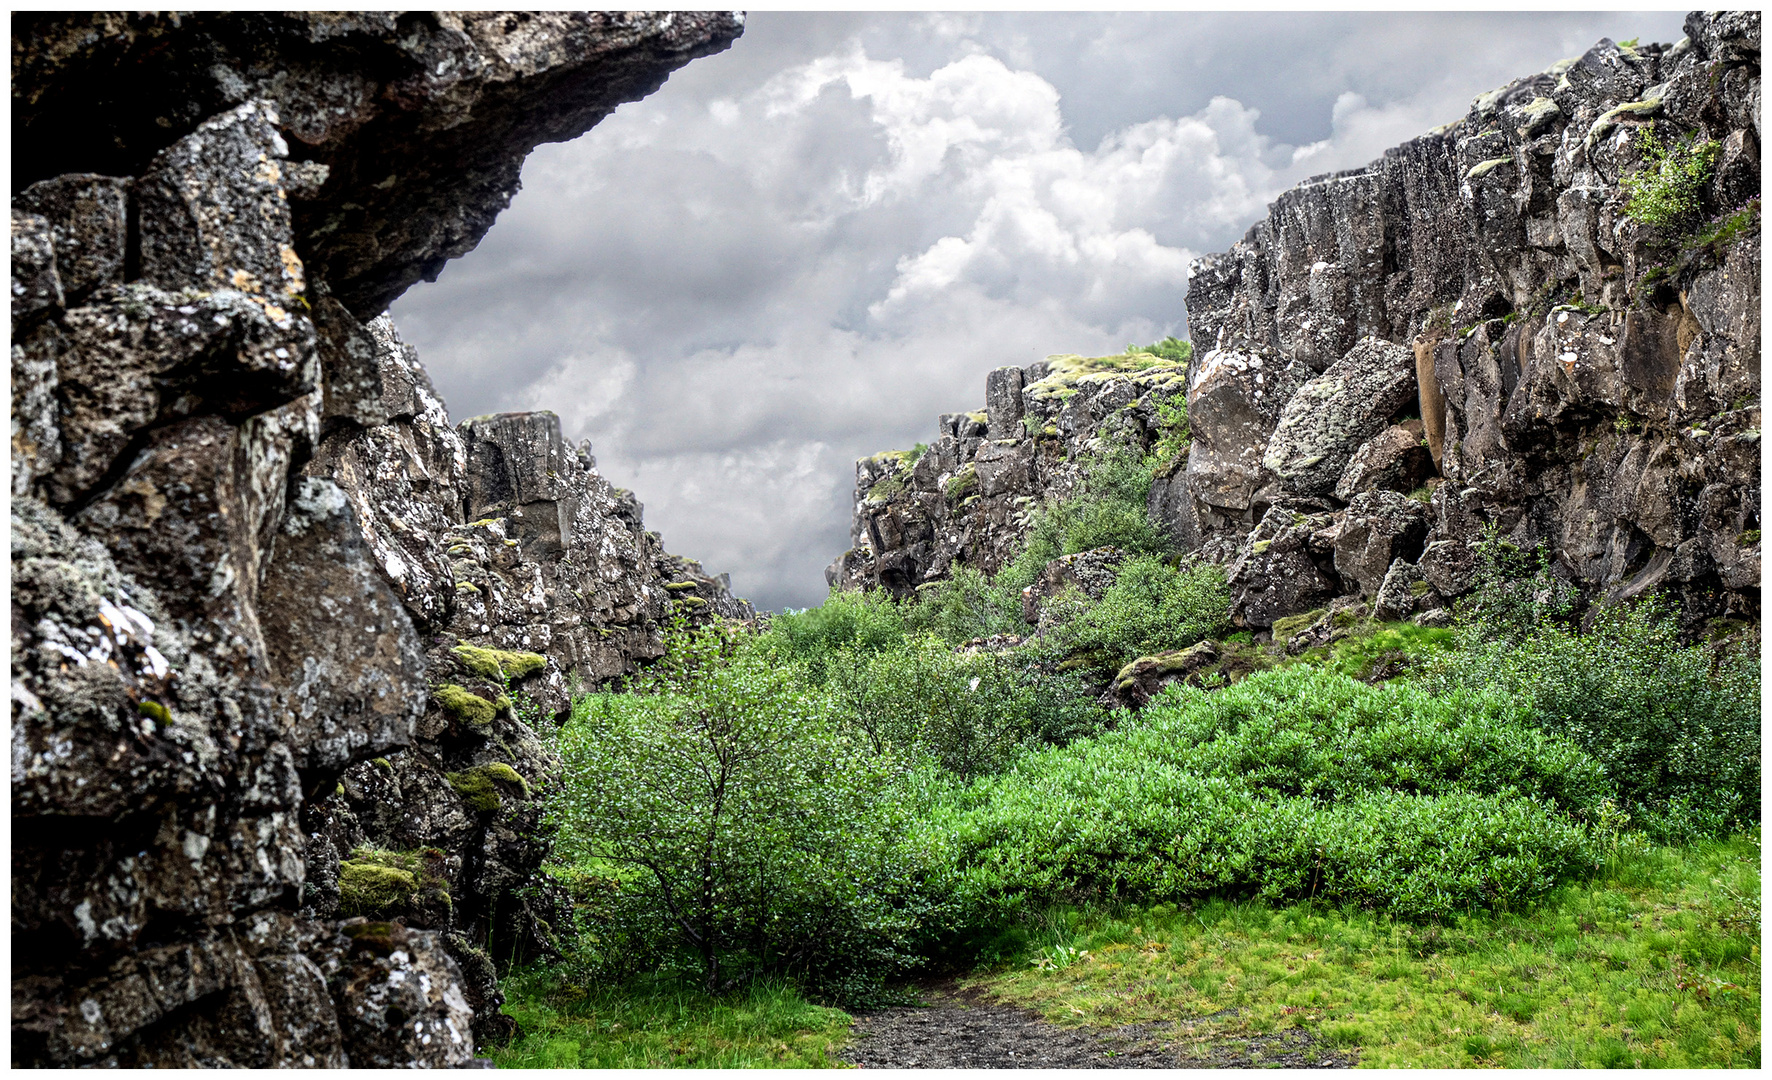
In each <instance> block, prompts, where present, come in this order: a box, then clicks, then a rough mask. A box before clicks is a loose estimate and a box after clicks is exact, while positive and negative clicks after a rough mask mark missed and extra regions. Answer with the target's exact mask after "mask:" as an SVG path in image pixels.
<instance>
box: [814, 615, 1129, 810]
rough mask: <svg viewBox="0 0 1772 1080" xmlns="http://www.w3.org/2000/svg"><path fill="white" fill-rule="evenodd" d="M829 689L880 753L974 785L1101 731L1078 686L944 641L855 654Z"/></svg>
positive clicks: (838, 666) (834, 668)
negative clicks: (920, 761)
mask: <svg viewBox="0 0 1772 1080" xmlns="http://www.w3.org/2000/svg"><path fill="white" fill-rule="evenodd" d="M828 685H829V687H830V690H831V693H832V695H833V696H834V697H835V698H836V700H837V701H839V702H841V703H842V704H843V705H844V706H845V708H846V709H847V710H848V712H849V713H850V715H852V716H853V717H854V718H855V721H856V723H857V724H858V725H859V726H860V728H861V729H862V730H864V731H865V732H867V735H868V738H869V740H870V741H871V742H872V743H873V745H874V747H875V749H877V750H880V751H886V750H895V751H899V752H901V753H904V754H907V755H911V756H915V757H922V758H927V759H928V760H930V761H931V762H932V763H933V764H935V765H937V766H939V767H940V768H941V769H943V770H945V771H947V772H949V773H952V774H953V775H955V776H959V777H964V778H970V777H974V776H980V775H983V774H986V773H990V772H996V771H997V770H999V769H1001V768H1003V767H1004V766H1006V765H1007V764H1009V763H1010V762H1011V761H1013V760H1014V759H1015V758H1016V757H1017V756H1019V755H1020V754H1021V753H1022V751H1023V750H1025V749H1027V748H1029V747H1031V746H1034V745H1038V744H1040V743H1063V742H1066V741H1069V740H1070V739H1072V738H1075V737H1077V736H1079V735H1083V734H1087V733H1090V732H1092V731H1094V730H1096V729H1097V728H1098V727H1099V726H1100V725H1101V722H1102V720H1103V719H1104V715H1103V712H1102V710H1101V708H1100V707H1099V706H1098V705H1096V704H1095V703H1094V702H1093V701H1092V700H1091V699H1090V698H1089V696H1088V695H1087V694H1086V693H1085V692H1084V690H1083V687H1082V685H1081V683H1080V682H1079V681H1078V680H1076V679H1075V678H1074V677H1066V676H1051V675H1047V674H1045V673H1043V672H1042V671H1041V670H1039V669H1038V668H1036V667H1030V665H1029V663H1028V661H1027V659H1026V658H1025V657H1023V656H1021V655H1019V654H1003V653H981V654H978V655H975V656H963V655H960V654H958V653H956V652H954V651H953V649H951V648H950V647H949V646H948V645H947V644H946V643H945V642H943V641H942V640H941V639H940V638H936V637H933V636H925V637H917V638H912V639H911V640H909V641H907V642H905V644H904V645H903V646H901V647H899V648H896V649H891V650H882V651H880V652H875V653H872V654H866V655H863V654H847V655H844V656H843V657H842V658H841V659H840V660H839V661H837V662H833V663H832V664H831V665H830V682H829V684H828Z"/></svg>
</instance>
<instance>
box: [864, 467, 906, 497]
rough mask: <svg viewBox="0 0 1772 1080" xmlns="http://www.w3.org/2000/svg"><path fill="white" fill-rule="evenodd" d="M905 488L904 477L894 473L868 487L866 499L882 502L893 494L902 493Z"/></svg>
mask: <svg viewBox="0 0 1772 1080" xmlns="http://www.w3.org/2000/svg"><path fill="white" fill-rule="evenodd" d="M906 490H907V489H906V485H905V482H904V478H903V477H902V476H899V475H898V474H896V473H894V474H893V475H891V476H889V477H887V478H886V479H884V480H882V481H880V482H879V483H877V484H875V485H874V486H873V487H871V488H869V489H868V498H867V501H868V502H871V503H883V502H886V501H887V500H889V499H891V498H892V497H893V496H894V495H900V494H903V493H904V492H905V491H906Z"/></svg>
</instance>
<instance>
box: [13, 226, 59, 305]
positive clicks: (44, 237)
mask: <svg viewBox="0 0 1772 1080" xmlns="http://www.w3.org/2000/svg"><path fill="white" fill-rule="evenodd" d="M63 300H64V297H63V293H62V282H61V276H60V275H59V274H58V273H57V272H56V266H55V234H54V232H53V230H52V229H51V228H50V225H49V220H48V219H47V218H43V217H40V216H38V215H36V214H27V213H24V212H23V211H21V210H19V209H18V208H16V207H14V208H13V211H12V322H13V326H14V328H15V329H14V336H15V337H16V336H17V329H18V328H19V327H21V326H23V325H26V324H29V323H31V322H34V321H35V320H37V319H40V318H42V317H43V316H44V315H47V314H49V313H50V312H52V311H59V310H60V309H61V307H62V304H63Z"/></svg>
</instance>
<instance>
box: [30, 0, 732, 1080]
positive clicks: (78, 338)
mask: <svg viewBox="0 0 1772 1080" xmlns="http://www.w3.org/2000/svg"><path fill="white" fill-rule="evenodd" d="M739 28H740V27H739V22H738V21H737V19H736V17H734V16H731V15H726V14H712V15H694V14H681V13H679V14H674V15H642V16H630V15H608V14H596V13H568V14H550V15H519V14H512V15H482V14H472V15H469V14H462V15H456V14H445V15H424V14H416V13H413V14H401V15H393V14H373V15H362V16H359V15H344V14H308V15H300V14H284V15H277V14H262V15H261V14H242V13H221V12H213V13H198V14H186V15H175V14H153V13H133V14H110V13H82V14H38V15H21V16H19V17H17V18H15V20H14V26H13V120H14V131H15V141H14V156H13V162H14V172H13V175H14V178H15V182H16V185H17V187H16V189H15V191H14V203H13V300H14V303H13V324H12V342H13V352H12V363H13V399H12V484H13V499H12V525H11V538H12V564H11V566H12V584H13V594H12V595H13V605H12V620H13V621H12V701H13V706H12V709H13V714H12V715H13V724H12V735H13V763H14V764H13V771H12V800H13V801H12V814H13V817H12V820H13V825H14V838H13V878H12V881H13V886H12V888H13V891H12V913H13V935H12V945H13V948H12V956H13V961H12V965H13V966H12V980H13V981H12V1002H13V1062H14V1064H17V1065H25V1066H36V1065H106V1064H109V1065H126V1066H128V1065H134V1066H154V1067H176V1066H191V1065H200V1066H308V1067H337V1066H341V1065H346V1064H355V1065H359V1066H375V1067H411V1066H448V1065H458V1064H461V1063H463V1062H465V1061H467V1060H468V1059H470V1058H471V1057H472V1056H473V1053H474V1047H475V1036H476V1034H479V1035H481V1036H482V1037H483V1036H485V1035H487V1034H493V1033H496V1029H497V1027H498V1023H497V1019H496V1008H497V1004H498V999H497V991H496V985H495V981H494V979H493V972H492V968H491V964H490V963H488V962H486V954H485V952H484V946H485V943H486V941H487V937H488V935H487V922H488V918H487V915H488V908H489V906H490V905H491V904H493V903H494V902H498V901H502V900H504V899H505V898H507V897H513V896H515V895H516V894H517V893H519V892H522V891H524V889H525V888H526V886H527V884H528V882H527V876H528V875H529V873H530V872H531V871H532V870H533V869H534V867H535V865H536V864H537V863H538V862H539V861H540V859H541V857H542V856H543V855H544V854H545V852H546V850H547V840H546V837H545V835H542V830H541V829H540V828H539V809H538V807H537V805H536V803H535V801H534V798H533V796H534V794H535V789H536V788H537V787H538V786H541V785H545V783H546V782H547V778H548V774H549V770H550V768H551V761H550V759H549V758H548V756H547V754H546V752H545V750H543V748H542V747H541V744H540V742H539V740H538V739H537V738H536V737H535V735H534V734H533V733H532V732H530V731H529V729H528V728H527V727H525V726H524V723H523V722H522V721H521V720H520V719H518V718H517V717H516V716H514V715H513V713H515V712H520V711H522V710H524V709H525V708H528V709H529V711H530V716H531V719H532V720H539V721H540V722H544V723H545V722H547V721H548V720H549V718H551V716H552V715H553V714H554V713H557V712H558V711H559V709H560V708H562V707H563V704H564V702H565V694H566V690H567V683H568V680H569V678H570V677H572V676H575V675H576V676H578V677H581V678H584V679H586V680H595V679H599V678H606V677H608V676H609V675H611V674H615V673H617V672H618V671H619V670H620V669H621V666H622V665H623V664H626V663H630V662H633V661H634V660H636V659H640V658H643V657H644V656H646V655H648V650H649V649H651V650H656V630H657V626H658V624H659V623H660V621H661V620H662V619H664V618H665V617H666V615H667V614H668V612H669V610H670V608H671V605H672V603H673V601H672V600H671V599H670V598H671V597H678V598H679V599H677V600H676V601H675V604H676V606H677V607H678V608H688V607H697V605H693V604H690V603H689V597H688V594H690V593H693V594H695V597H696V598H697V599H699V600H701V604H700V605H699V607H698V610H699V608H706V609H709V610H710V611H721V612H724V613H726V614H733V615H742V614H743V613H744V609H743V607H742V606H740V605H739V604H738V603H737V602H735V601H733V600H731V598H730V595H729V593H728V592H727V590H726V589H725V588H724V583H723V582H722V581H716V580H715V579H710V578H707V577H706V576H705V575H701V574H699V573H698V572H696V568H695V567H694V566H693V564H688V563H685V562H683V561H682V560H677V559H674V558H673V557H670V556H667V555H665V554H664V553H663V552H662V551H661V550H660V549H659V547H658V543H657V538H656V536H654V535H651V534H646V533H644V531H643V529H642V528H641V526H640V523H639V507H638V504H637V503H634V502H633V501H632V499H631V497H630V498H625V499H624V498H623V496H621V495H619V494H617V493H614V492H612V491H611V490H610V489H609V488H608V485H607V483H606V482H604V481H603V480H602V479H601V478H600V477H598V476H597V475H596V473H595V471H594V466H593V465H592V463H590V461H589V459H588V450H586V451H582V452H581V451H573V452H571V453H568V452H567V451H566V448H564V446H563V444H561V443H560V440H559V435H558V427H557V423H553V422H552V421H551V420H550V419H549V418H547V417H533V416H532V417H521V418H515V419H509V420H504V421H501V422H500V423H492V424H478V425H476V424H470V425H467V426H465V427H464V428H463V429H461V430H457V429H453V428H451V427H450V426H449V424H448V420H447V417H446V416H445V415H444V414H443V411H442V405H441V403H440V402H438V401H437V400H436V398H435V395H434V393H431V391H430V388H429V383H428V380H426V379H425V378H424V375H423V370H422V368H420V367H418V365H417V364H416V361H415V360H414V359H413V358H412V357H411V356H410V354H409V353H407V352H406V351H405V350H403V349H401V348H399V346H398V342H397V339H396V338H395V336H394V334H393V332H392V329H391V327H388V326H387V325H386V324H385V322H381V323H377V322H375V321H374V320H373V317H374V316H376V315H377V314H378V313H379V312H380V311H381V310H382V308H383V307H385V305H386V302H387V301H388V300H389V299H391V298H392V297H393V296H395V295H397V294H398V293H399V292H400V290H402V289H403V288H405V287H406V286H407V285H409V284H410V283H411V282H413V281H415V280H417V279H418V278H419V277H421V276H424V275H425V274H434V273H435V270H436V269H437V267H439V266H441V264H442V262H443V261H444V260H446V259H447V258H449V257H450V256H452V255H456V254H460V253H461V252H463V251H465V250H467V249H468V248H470V247H472V246H473V244H474V243H475V242H477V240H478V239H479V237H480V236H481V235H482V234H483V233H484V231H485V229H486V228H487V227H488V226H489V225H490V224H491V221H492V218H493V216H494V215H496V213H497V212H498V210H499V209H501V208H502V207H503V206H504V205H505V204H506V203H507V202H508V201H509V198H510V196H511V194H512V193H513V192H514V191H515V185H516V176H517V172H518V169H519V168H520V166H521V162H522V158H523V156H524V154H526V153H527V151H528V150H529V149H530V148H532V147H533V146H534V145H535V144H536V143H538V142H541V141H545V140H548V139H558V138H565V137H570V136H571V135H576V134H577V133H579V132H581V131H583V130H585V129H586V128H588V127H589V126H590V125H591V124H593V123H595V122H596V121H597V120H598V119H600V118H601V117H602V116H603V115H605V114H607V112H608V111H609V110H610V109H612V108H613V107H614V106H615V105H616V104H618V103H619V102H621V101H625V100H632V99H633V98H636V97H638V96H641V95H643V94H644V93H646V92H649V91H650V90H651V89H653V88H656V86H657V85H659V83H660V82H662V80H663V79H664V77H665V76H666V74H668V72H669V71H670V70H672V69H673V68H675V67H677V66H679V65H680V64H682V63H684V62H686V61H687V60H689V59H691V58H693V57H694V56H698V55H702V54H705V53H707V52H711V51H715V50H717V49H720V48H723V47H725V45H726V44H727V43H728V42H729V41H730V40H731V39H732V38H733V37H735V36H736V35H737V34H738V32H739ZM366 321H367V322H368V325H365V322H366ZM550 424H552V427H551V432H552V434H551V440H550V436H549V434H548V433H549V431H550ZM493 428H501V430H502V429H503V428H509V429H511V430H515V431H522V432H526V433H527V436H526V437H525V438H520V439H517V440H516V441H512V440H510V439H507V438H504V437H503V436H501V435H498V434H496V433H495V432H493V431H492V429H493ZM501 439H502V440H503V441H501ZM538 440H539V441H538ZM492 447H497V448H498V449H499V451H500V452H501V453H502V454H503V455H504V456H503V457H502V458H501V459H500V461H501V462H502V466H501V467H503V468H504V469H505V471H506V474H508V475H509V476H512V477H529V476H532V475H534V474H535V470H537V469H538V468H539V469H540V470H541V472H542V473H543V474H546V475H548V477H549V479H550V481H551V482H553V483H554V485H555V486H554V487H552V488H549V489H548V490H547V491H545V492H544V491H539V489H534V488H533V487H532V486H526V484H527V481H524V482H520V483H518V484H517V486H516V487H515V488H513V494H512V495H511V497H508V498H502V501H501V498H495V497H493V496H492V495H491V494H490V493H491V491H492V488H491V487H487V486H485V485H481V486H476V485H475V484H474V483H470V481H469V478H470V476H474V477H479V478H483V479H484V480H485V484H486V485H492V484H495V483H496V481H497V477H498V476H499V475H500V474H499V471H498V468H494V467H492V466H490V465H487V464H486V463H487V462H489V461H490V460H491V458H492V457H493V453H492V450H491V449H490V448H492ZM556 451H558V452H556ZM538 455H540V456H538ZM547 455H552V456H547ZM544 458H545V462H544ZM476 463H480V464H481V465H486V467H485V468H482V469H481V471H480V472H479V473H470V470H471V469H473V468H474V467H476ZM561 466H564V468H561ZM549 470H552V473H550V472H549ZM550 503H551V504H552V505H553V507H554V508H555V509H556V510H557V511H558V513H557V514H556V516H555V519H554V524H553V526H552V528H553V532H552V533H550V532H549V526H547V525H546V524H544V523H543V522H542V521H541V519H542V518H544V517H545V516H546V515H545V514H544V513H543V509H544V507H545V506H546V505H547V504H550ZM470 512H473V513H476V514H478V515H479V516H477V517H470V516H468V514H469V513H470ZM569 531H570V534H569ZM550 536H551V537H552V540H551V541H550V540H549V537H550ZM624 538H625V539H624ZM624 545H625V546H624ZM593 551H595V552H597V553H598V556H599V557H598V558H597V559H590V558H585V557H584V556H586V555H588V554H589V553H591V552H593ZM608 551H614V552H615V554H614V555H612V556H607V557H606V553H607V552H608ZM611 560H613V562H612V561H611ZM599 575H601V576H600V577H599ZM593 577H596V578H597V580H598V582H599V587H598V588H597V590H596V593H595V595H596V596H599V597H601V596H605V595H609V596H614V597H625V598H626V599H621V600H619V601H612V602H611V603H609V604H606V605H604V606H599V604H598V602H597V601H595V600H586V599H581V598H578V597H572V596H571V595H570V594H571V593H572V592H573V590H574V589H578V590H579V591H581V592H584V593H585V595H586V596H590V595H592V593H591V591H590V590H589V589H588V588H585V587H586V586H589V584H590V582H591V580H592V578H593ZM684 583H688V584H687V585H685V584H684ZM668 585H676V586H678V589H677V590H676V591H673V590H671V589H669V588H667V587H666V586H668ZM475 590H478V592H477V593H476V592H475ZM470 596H475V597H477V598H476V599H474V600H472V601H469V600H468V599H466V598H467V597H470ZM603 630H607V631H608V634H609V637H610V638H611V639H615V640H616V644H613V645H608V646H606V648H605V649H604V651H603V652H602V653H598V652H597V651H596V650H595V649H594V648H591V647H590V646H589V644H588V643H589V642H590V641H591V639H592V638H595V639H596V640H597V641H599V642H601V641H604V640H605V638H604V637H603V635H602V634H601V632H600V631H603ZM575 635H576V636H575ZM544 639H545V640H544ZM495 645H509V646H514V647H520V648H521V649H522V651H521V652H513V651H511V650H505V651H503V652H491V651H488V649H489V647H491V646H495ZM525 691H527V693H525ZM507 694H510V695H511V696H510V697H507V696H506V695H507ZM476 702H478V705H476V704H475V703H476ZM530 703H533V704H530ZM384 773H391V774H392V776H387V777H384V775H383V774H384ZM372 781H374V782H376V783H380V785H381V786H380V787H376V786H374V784H373V783H372ZM377 815H379V816H377ZM408 885H410V886H411V887H410V888H407V886H408ZM347 892H348V893H349V902H348V904H347V903H346V898H345V895H344V894H345V893H347ZM536 904H541V905H542V906H545V902H544V901H542V900H537V901H536ZM347 906H349V907H351V908H352V909H353V910H352V911H345V910H343V909H344V908H345V907H347ZM531 906H532V907H533V906H534V905H531ZM512 913H515V914H516V917H514V918H512V919H511V920H510V923H511V926H512V927H513V930H512V931H511V932H512V933H533V932H537V931H538V930H539V929H540V923H541V922H542V921H544V920H543V918H542V916H541V915H540V914H539V913H538V912H532V911H531V910H530V908H525V907H523V904H522V903H518V902H515V901H513V902H512V903H511V904H510V905H509V907H507V908H506V909H502V910H501V911H500V919H501V922H503V921H504V918H505V916H506V915H507V914H512ZM531 915H533V917H530V916H531ZM543 932H545V931H543ZM494 944H495V945H496V944H497V942H496V941H495V942H494ZM464 969H465V970H464Z"/></svg>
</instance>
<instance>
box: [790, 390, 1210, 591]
mask: <svg viewBox="0 0 1772 1080" xmlns="http://www.w3.org/2000/svg"><path fill="white" fill-rule="evenodd" d="M1184 386H1185V378H1184V369H1183V367H1182V366H1180V365H1178V364H1173V363H1168V362H1165V361H1161V360H1159V359H1157V358H1156V357H1154V356H1149V355H1143V356H1141V357H1135V358H1132V359H1130V360H1129V358H1127V357H1123V356H1120V357H1116V356H1109V357H1096V358H1084V357H1080V356H1072V355H1065V356H1052V357H1048V358H1047V359H1046V360H1042V361H1040V362H1039V363H1036V364H1032V365H1029V366H1028V367H1027V368H1025V369H1023V368H1014V367H1011V368H998V369H997V370H995V371H993V372H991V373H990V376H989V380H988V382H987V386H986V395H987V398H988V399H989V402H990V405H989V408H988V409H986V410H985V411H982V412H976V413H956V414H951V415H945V416H943V417H941V418H940V420H939V421H938V423H937V433H936V439H935V441H934V442H933V443H931V444H930V445H929V448H928V449H927V450H926V451H924V452H922V453H921V454H920V455H912V454H910V453H907V452H905V451H887V452H885V453H881V454H875V455H874V456H873V457H869V458H863V459H861V460H860V461H857V462H856V463H855V516H854V519H853V524H852V526H851V530H850V542H851V544H852V547H851V548H850V550H849V551H846V552H844V553H843V554H842V555H840V556H838V557H837V560H836V561H835V562H834V563H832V564H831V566H830V567H829V568H827V569H826V570H825V580H826V581H827V582H828V583H829V584H831V585H832V586H833V587H837V588H884V589H887V590H890V591H891V592H892V593H893V594H894V595H899V596H905V595H909V594H910V593H911V592H913V591H914V590H915V589H916V588H917V587H918V586H919V585H923V584H926V583H928V582H933V581H938V580H940V579H941V578H943V577H946V576H947V574H948V573H949V572H950V570H951V568H952V567H953V566H955V565H963V566H972V567H976V568H977V569H979V570H981V571H983V572H984V573H987V574H994V573H996V572H997V570H998V569H1000V568H1001V567H1002V566H1003V565H1004V564H1005V563H1006V562H1008V561H1009V560H1011V559H1013V558H1014V557H1015V555H1016V553H1017V552H1018V551H1019V550H1020V548H1021V544H1022V540H1023V538H1024V537H1025V534H1026V531H1027V524H1028V511H1029V510H1030V509H1032V508H1033V507H1035V506H1037V505H1038V504H1039V503H1040V501H1041V500H1043V499H1055V498H1062V497H1064V496H1066V495H1069V494H1071V493H1073V492H1074V491H1075V490H1076V489H1077V484H1078V482H1079V481H1080V479H1081V478H1082V475H1083V471H1084V468H1085V467H1086V465H1087V464H1088V463H1089V462H1090V461H1091V460H1093V459H1094V458H1095V457H1097V456H1099V455H1100V454H1102V453H1104V452H1107V451H1108V449H1109V448H1110V447H1113V446H1120V447H1125V448H1126V449H1127V450H1128V451H1129V452H1131V453H1134V454H1143V453H1145V452H1146V451H1148V450H1150V449H1151V447H1152V446H1154V445H1155V444H1156V443H1157V441H1158V440H1159V439H1161V438H1162V437H1163V433H1164V425H1163V422H1162V420H1161V418H1160V417H1159V413H1160V412H1161V410H1162V407H1163V405H1164V403H1166V402H1168V401H1169V400H1170V399H1171V398H1177V397H1179V396H1180V395H1181V394H1182V391H1183V388H1184ZM1184 460H1185V457H1178V458H1176V460H1175V463H1174V464H1175V466H1176V467H1177V468H1179V466H1180V464H1181V463H1182V462H1183V461H1184Z"/></svg>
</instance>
